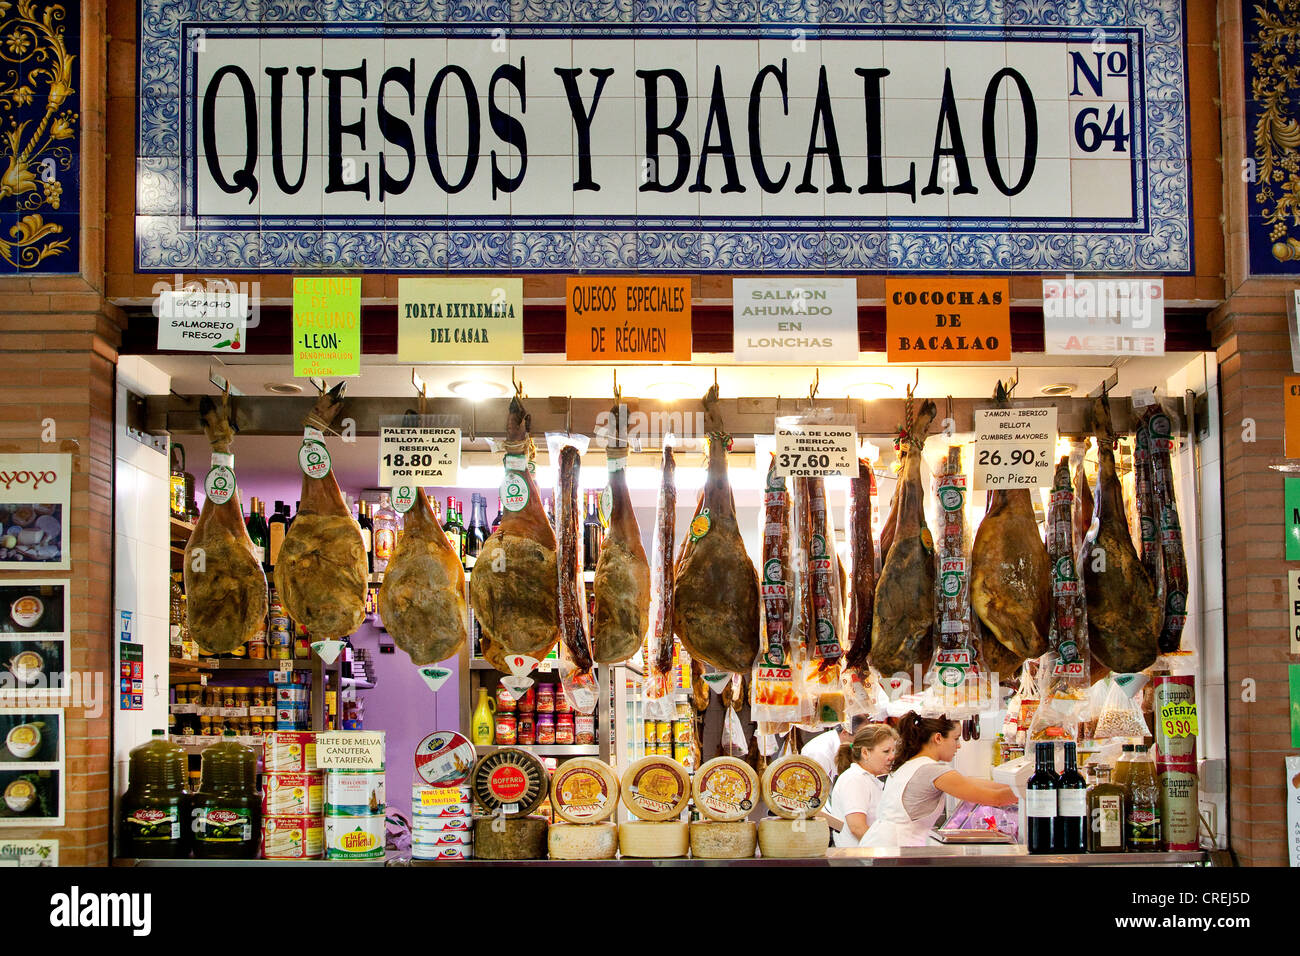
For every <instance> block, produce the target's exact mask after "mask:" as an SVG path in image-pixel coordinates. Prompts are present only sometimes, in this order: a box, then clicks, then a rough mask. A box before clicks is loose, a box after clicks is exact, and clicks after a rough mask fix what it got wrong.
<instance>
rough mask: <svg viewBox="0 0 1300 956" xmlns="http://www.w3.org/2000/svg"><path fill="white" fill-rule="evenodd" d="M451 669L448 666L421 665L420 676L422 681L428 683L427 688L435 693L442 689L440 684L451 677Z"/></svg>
mask: <svg viewBox="0 0 1300 956" xmlns="http://www.w3.org/2000/svg"><path fill="white" fill-rule="evenodd" d="M452 673H453V672H452V670H451V668H449V667H421V668H420V676H421V677H422V678H424V682H425V683H426V684H428V685H429V690H431V691H433V692H434V693H435V694H436V693H437V692H438V691H439V690H441V689H442V685H443V684H445V683H447V681H449V680H450V679H451V675H452Z"/></svg>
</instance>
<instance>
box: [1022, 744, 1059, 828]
mask: <svg viewBox="0 0 1300 956" xmlns="http://www.w3.org/2000/svg"><path fill="white" fill-rule="evenodd" d="M1053 750H1054V745H1053V744H1052V743H1051V742H1050V741H1047V742H1042V743H1039V744H1037V745H1036V747H1035V749H1034V775H1033V776H1032V777H1030V778H1029V783H1028V784H1027V786H1026V793H1025V826H1026V828H1027V831H1028V832H1027V834H1026V836H1027V842H1028V843H1029V852H1030V853H1051V852H1053V851H1054V850H1055V849H1056V846H1055V843H1056V790H1057V788H1058V786H1059V785H1060V782H1061V781H1060V778H1059V777H1058V776H1057V775H1056V770H1055V769H1053V766H1052V765H1053V764H1054V763H1055V762H1056V758H1055V756H1054V754H1053Z"/></svg>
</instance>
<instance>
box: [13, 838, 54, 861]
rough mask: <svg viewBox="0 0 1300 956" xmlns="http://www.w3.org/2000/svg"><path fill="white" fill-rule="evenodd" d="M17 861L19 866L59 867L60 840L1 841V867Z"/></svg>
mask: <svg viewBox="0 0 1300 956" xmlns="http://www.w3.org/2000/svg"><path fill="white" fill-rule="evenodd" d="M11 860H16V861H17V865H18V866H58V865H59V841H58V840H0V865H4V863H6V862H8V861H11Z"/></svg>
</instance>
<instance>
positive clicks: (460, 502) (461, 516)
mask: <svg viewBox="0 0 1300 956" xmlns="http://www.w3.org/2000/svg"><path fill="white" fill-rule="evenodd" d="M456 527H458V528H460V563H461V566H462V567H464V568H465V569H466V570H469V565H468V564H466V563H465V559H466V558H467V557H468V555H467V553H466V550H465V549H466V548H468V547H469V525H467V524H466V523H465V499H464V498H457V499H456Z"/></svg>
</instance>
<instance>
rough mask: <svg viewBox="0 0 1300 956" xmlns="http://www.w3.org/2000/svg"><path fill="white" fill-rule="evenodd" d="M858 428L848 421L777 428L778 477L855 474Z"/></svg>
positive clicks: (856, 469) (827, 476) (854, 475)
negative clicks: (843, 423) (847, 423)
mask: <svg viewBox="0 0 1300 956" xmlns="http://www.w3.org/2000/svg"><path fill="white" fill-rule="evenodd" d="M857 474H858V432H857V429H856V428H853V427H852V426H850V425H799V426H795V427H791V428H778V429H777V430H776V476H777V477H778V478H831V477H834V476H837V475H844V476H846V477H853V478H856V477H857Z"/></svg>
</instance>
